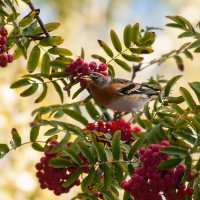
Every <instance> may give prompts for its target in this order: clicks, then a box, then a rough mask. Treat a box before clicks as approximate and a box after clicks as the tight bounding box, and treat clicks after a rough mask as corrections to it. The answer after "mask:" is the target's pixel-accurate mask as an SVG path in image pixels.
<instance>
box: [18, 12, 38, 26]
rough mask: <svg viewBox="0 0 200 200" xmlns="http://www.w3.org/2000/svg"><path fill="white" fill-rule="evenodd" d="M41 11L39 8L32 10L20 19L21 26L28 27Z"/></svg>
mask: <svg viewBox="0 0 200 200" xmlns="http://www.w3.org/2000/svg"><path fill="white" fill-rule="evenodd" d="M39 13H40V10H39V9H35V10H32V11H31V12H30V13H29V14H28V15H26V16H25V17H24V18H23V19H21V20H20V21H19V26H20V27H23V28H24V27H27V26H28V25H30V24H31V23H32V22H33V20H34V19H35V17H36V16H38V15H39Z"/></svg>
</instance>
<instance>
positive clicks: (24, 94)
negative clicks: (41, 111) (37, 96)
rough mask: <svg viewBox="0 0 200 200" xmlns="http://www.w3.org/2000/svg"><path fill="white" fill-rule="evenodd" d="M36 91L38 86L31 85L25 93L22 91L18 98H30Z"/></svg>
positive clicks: (35, 84)
mask: <svg viewBox="0 0 200 200" xmlns="http://www.w3.org/2000/svg"><path fill="white" fill-rule="evenodd" d="M37 89H38V84H37V83H33V84H32V85H31V86H30V87H29V88H28V89H26V90H25V91H23V92H22V93H21V94H20V96H22V97H27V96H30V95H32V94H34V93H35V92H36V91H37Z"/></svg>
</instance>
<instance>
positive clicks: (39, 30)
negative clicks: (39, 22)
mask: <svg viewBox="0 0 200 200" xmlns="http://www.w3.org/2000/svg"><path fill="white" fill-rule="evenodd" d="M59 26H60V23H58V22H50V23H47V24H45V25H44V27H45V28H46V29H47V31H48V32H51V31H54V30H55V29H57V28H58V27H59ZM43 33H44V31H43V30H42V28H41V27H40V26H39V27H37V28H36V29H35V30H34V31H33V34H34V35H39V34H43Z"/></svg>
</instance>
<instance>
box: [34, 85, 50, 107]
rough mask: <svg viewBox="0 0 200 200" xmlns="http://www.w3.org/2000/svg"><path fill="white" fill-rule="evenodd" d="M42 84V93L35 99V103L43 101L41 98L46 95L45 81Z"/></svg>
mask: <svg viewBox="0 0 200 200" xmlns="http://www.w3.org/2000/svg"><path fill="white" fill-rule="evenodd" d="M42 86H43V91H42V93H41V94H40V96H39V97H38V98H37V99H36V100H35V103H40V102H41V101H43V99H44V98H45V97H46V95H47V89H48V87H47V84H46V83H43V84H42Z"/></svg>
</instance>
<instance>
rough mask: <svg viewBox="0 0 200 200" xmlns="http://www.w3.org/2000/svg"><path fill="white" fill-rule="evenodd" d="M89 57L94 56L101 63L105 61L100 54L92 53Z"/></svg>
mask: <svg viewBox="0 0 200 200" xmlns="http://www.w3.org/2000/svg"><path fill="white" fill-rule="evenodd" d="M91 57H92V58H94V59H98V60H99V61H100V62H102V63H106V59H105V58H104V57H102V56H100V55H97V54H93V55H91Z"/></svg>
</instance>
